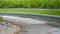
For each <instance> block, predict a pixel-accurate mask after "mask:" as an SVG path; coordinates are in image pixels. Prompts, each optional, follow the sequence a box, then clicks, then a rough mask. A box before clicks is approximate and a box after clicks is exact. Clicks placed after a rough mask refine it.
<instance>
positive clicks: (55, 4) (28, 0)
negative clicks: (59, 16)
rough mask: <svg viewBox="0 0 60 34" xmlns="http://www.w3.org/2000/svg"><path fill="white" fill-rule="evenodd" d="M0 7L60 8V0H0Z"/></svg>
mask: <svg viewBox="0 0 60 34" xmlns="http://www.w3.org/2000/svg"><path fill="white" fill-rule="evenodd" d="M0 8H49V9H50V8H52V9H53V8H55V9H57V8H60V0H0Z"/></svg>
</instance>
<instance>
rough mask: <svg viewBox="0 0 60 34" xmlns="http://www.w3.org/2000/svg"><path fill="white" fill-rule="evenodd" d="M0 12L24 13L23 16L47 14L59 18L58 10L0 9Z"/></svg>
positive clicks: (59, 12) (59, 11)
mask: <svg viewBox="0 0 60 34" xmlns="http://www.w3.org/2000/svg"><path fill="white" fill-rule="evenodd" d="M0 12H6V13H8V12H12V13H24V14H49V15H57V16H60V10H59V9H0Z"/></svg>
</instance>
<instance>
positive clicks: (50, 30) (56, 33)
mask: <svg viewBox="0 0 60 34" xmlns="http://www.w3.org/2000/svg"><path fill="white" fill-rule="evenodd" d="M24 27H26V31H27V32H20V33H19V34H60V27H54V26H50V25H28V26H24Z"/></svg>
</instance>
